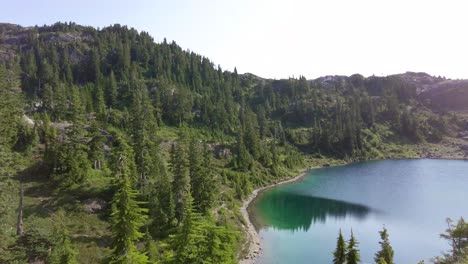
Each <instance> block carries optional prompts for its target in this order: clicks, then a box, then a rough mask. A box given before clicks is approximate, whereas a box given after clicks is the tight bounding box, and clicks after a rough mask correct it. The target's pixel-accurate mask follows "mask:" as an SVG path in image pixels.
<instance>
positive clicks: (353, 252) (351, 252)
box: [346, 230, 361, 264]
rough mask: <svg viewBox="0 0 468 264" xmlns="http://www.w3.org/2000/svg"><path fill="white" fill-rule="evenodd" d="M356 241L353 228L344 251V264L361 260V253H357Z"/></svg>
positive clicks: (353, 263) (354, 263) (352, 263)
mask: <svg viewBox="0 0 468 264" xmlns="http://www.w3.org/2000/svg"><path fill="white" fill-rule="evenodd" d="M358 244H359V243H358V242H357V241H356V239H355V237H354V234H353V230H351V238H350V239H349V241H348V247H347V252H346V264H357V263H359V261H361V255H360V254H359V249H358Z"/></svg>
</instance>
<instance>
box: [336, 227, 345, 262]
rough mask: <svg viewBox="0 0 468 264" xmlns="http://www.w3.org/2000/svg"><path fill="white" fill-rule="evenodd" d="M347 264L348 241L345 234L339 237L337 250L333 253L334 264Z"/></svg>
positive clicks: (340, 234)
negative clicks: (344, 236)
mask: <svg viewBox="0 0 468 264" xmlns="http://www.w3.org/2000/svg"><path fill="white" fill-rule="evenodd" d="M344 263H346V241H345V240H344V238H343V234H342V233H341V229H340V233H339V235H338V240H337V242H336V249H335V251H334V252H333V264H344Z"/></svg>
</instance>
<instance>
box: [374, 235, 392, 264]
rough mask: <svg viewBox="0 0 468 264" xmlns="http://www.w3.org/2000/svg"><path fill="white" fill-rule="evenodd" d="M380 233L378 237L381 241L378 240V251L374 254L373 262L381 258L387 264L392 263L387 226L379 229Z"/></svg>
mask: <svg viewBox="0 0 468 264" xmlns="http://www.w3.org/2000/svg"><path fill="white" fill-rule="evenodd" d="M379 234H380V239H381V241H380V242H379V244H380V247H381V249H380V251H379V252H377V253H376V254H375V258H374V260H375V262H379V261H381V260H380V259H383V260H384V261H385V263H387V264H393V254H394V252H393V248H392V246H391V245H390V241H389V239H388V232H387V228H385V227H384V228H383V229H382V231H379Z"/></svg>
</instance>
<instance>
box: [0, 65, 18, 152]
mask: <svg viewBox="0 0 468 264" xmlns="http://www.w3.org/2000/svg"><path fill="white" fill-rule="evenodd" d="M16 85H18V83H17V79H16V74H15V73H14V72H12V71H11V70H8V69H6V67H5V66H4V65H2V64H0V98H1V100H2V102H1V104H0V151H1V150H9V149H10V148H11V147H12V146H13V145H14V144H15V142H16V136H17V134H18V125H19V122H20V117H21V114H22V109H21V107H22V105H23V104H22V102H21V100H20V96H19V93H18V91H15V88H14V87H15V86H16Z"/></svg>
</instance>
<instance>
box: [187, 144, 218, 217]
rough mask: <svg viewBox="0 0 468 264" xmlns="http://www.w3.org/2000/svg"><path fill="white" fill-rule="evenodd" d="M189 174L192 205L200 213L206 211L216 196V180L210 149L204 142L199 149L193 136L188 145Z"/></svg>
mask: <svg viewBox="0 0 468 264" xmlns="http://www.w3.org/2000/svg"><path fill="white" fill-rule="evenodd" d="M189 175H190V183H191V191H192V195H193V198H194V207H195V208H196V209H197V210H198V211H199V212H201V213H207V212H208V210H209V209H210V208H211V207H212V206H213V203H214V201H215V198H216V193H217V191H218V188H217V182H216V179H215V178H214V177H215V175H214V174H213V165H212V163H211V151H210V150H209V149H208V146H207V145H206V144H204V145H203V151H201V149H200V146H199V143H198V142H197V141H196V140H195V138H194V137H192V139H191V140H190V145H189Z"/></svg>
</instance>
